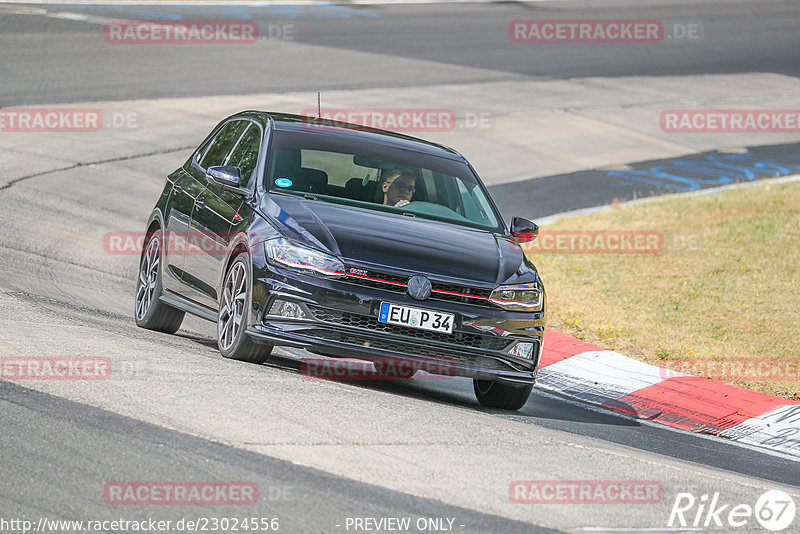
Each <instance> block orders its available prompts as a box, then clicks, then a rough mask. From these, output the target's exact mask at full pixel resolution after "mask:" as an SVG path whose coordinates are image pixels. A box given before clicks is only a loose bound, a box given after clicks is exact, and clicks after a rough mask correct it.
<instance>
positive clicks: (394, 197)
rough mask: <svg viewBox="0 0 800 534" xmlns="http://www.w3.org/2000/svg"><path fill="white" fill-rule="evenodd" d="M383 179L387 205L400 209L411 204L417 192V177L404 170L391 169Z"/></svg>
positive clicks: (384, 198)
mask: <svg viewBox="0 0 800 534" xmlns="http://www.w3.org/2000/svg"><path fill="white" fill-rule="evenodd" d="M382 178H383V183H382V184H381V190H382V191H383V203H384V204H385V205H387V206H395V207H397V208H399V207H401V206H405V205H406V204H408V203H409V202H411V197H412V196H413V195H414V191H416V187H415V186H416V183H417V177H416V176H414V175H413V174H411V173H410V172H409V171H407V170H404V169H391V170H389V171H386V172H385V173H384V174H383V176H382Z"/></svg>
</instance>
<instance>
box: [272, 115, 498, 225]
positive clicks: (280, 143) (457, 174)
mask: <svg viewBox="0 0 800 534" xmlns="http://www.w3.org/2000/svg"><path fill="white" fill-rule="evenodd" d="M275 133H276V134H277V135H274V136H273V140H272V146H271V149H270V159H269V165H268V168H267V175H266V177H265V178H266V180H265V186H266V187H267V189H269V190H270V191H272V192H278V193H288V194H299V195H313V196H314V197H315V198H316V199H318V200H321V201H327V202H337V203H345V204H353V205H358V206H360V207H364V208H368V209H374V210H382V211H390V212H401V213H406V214H412V215H414V216H418V217H423V218H429V219H436V220H441V221H446V222H450V223H455V224H461V225H465V226H471V227H478V228H485V229H490V230H495V231H496V230H500V223H499V221H500V219H499V217H498V215H497V213H496V211H495V209H494V208H493V207H492V204H491V203H490V201H489V199H488V196H487V194H486V192H485V190H484V188H483V186H482V185H481V184H480V183H479V181H478V178H477V177H476V176H475V175H474V173H473V172H472V171H471V169H470V168H469V166H467V165H466V164H464V163H463V162H460V161H455V160H451V159H449V158H442V157H438V156H433V155H428V154H423V153H420V152H413V151H410V150H404V149H400V148H396V147H390V146H386V145H382V144H377V143H376V144H372V143H365V142H363V141H361V140H355V141H354V140H353V139H348V138H343V137H341V136H336V135H324V134H310V133H298V132H282V131H278V132H275Z"/></svg>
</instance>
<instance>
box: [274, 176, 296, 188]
mask: <svg viewBox="0 0 800 534" xmlns="http://www.w3.org/2000/svg"><path fill="white" fill-rule="evenodd" d="M275 185H277V186H278V187H292V181H291V180H290V179H288V178H278V179H277V180H275Z"/></svg>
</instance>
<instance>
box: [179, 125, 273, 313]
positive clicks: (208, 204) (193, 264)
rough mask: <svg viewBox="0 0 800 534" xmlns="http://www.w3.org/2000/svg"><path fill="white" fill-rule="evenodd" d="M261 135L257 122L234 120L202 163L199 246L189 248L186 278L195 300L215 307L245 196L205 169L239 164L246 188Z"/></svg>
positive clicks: (195, 224) (196, 221)
mask: <svg viewBox="0 0 800 534" xmlns="http://www.w3.org/2000/svg"><path fill="white" fill-rule="evenodd" d="M262 136H263V134H262V131H261V128H260V126H259V125H257V124H256V123H254V122H251V121H247V120H239V121H234V123H231V124H230V126H229V127H228V126H226V129H224V130H223V131H222V132H221V133H220V141H221V142H220V145H219V151H218V152H216V153H211V151H210V152H209V156H208V157H206V158H204V160H203V162H201V167H202V168H203V171H202V172H203V178H202V180H203V183H204V187H203V190H202V192H201V193H200V195H199V196H198V198H197V199H196V200H195V204H194V209H193V210H192V219H191V223H190V224H191V229H190V231H191V234H192V235H193V236H194V238H195V239H194V241H195V242H196V244H197V246H194V245H193V246H191V247H189V249H187V254H186V259H185V261H184V278H183V280H184V282H185V283H186V284H187V285H188V286H189V287H190V288H191V289H192V291H193V296H192V297H191V298H192V299H193V300H196V301H197V302H198V303H200V304H202V305H204V306H207V307H210V308H213V309H216V303H217V284H218V283H219V280H220V278H221V274H222V268H223V265H224V260H225V255H226V252H227V249H228V245H229V244H230V241H231V239H232V237H233V229H234V226H235V225H237V224H239V223H240V222H241V221H242V220H243V219H242V217H241V215H239V209H240V207H241V205H242V203H243V202H244V198H243V197H242V195H240V194H237V193H234V192H231V191H227V190H225V189H223V188H222V186H220V185H217V184H216V183H215V182H214V181H213V180H210V179H209V178H208V177H207V176H206V175H205V170H207V169H208V168H209V167H212V166H217V165H231V166H237V167H239V170H240V172H241V173H242V186H243V187H247V185H249V183H250V180H251V176H252V174H253V172H254V171H255V167H256V164H257V161H258V152H259V147H260V145H261V139H262ZM212 150H215V149H212ZM223 152H224V153H223ZM190 251H191V252H190Z"/></svg>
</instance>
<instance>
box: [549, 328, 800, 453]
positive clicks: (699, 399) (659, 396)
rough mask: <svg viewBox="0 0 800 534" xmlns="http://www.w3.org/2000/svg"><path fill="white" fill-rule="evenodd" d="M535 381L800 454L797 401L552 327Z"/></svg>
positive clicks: (634, 411) (652, 416) (571, 394)
mask: <svg viewBox="0 0 800 534" xmlns="http://www.w3.org/2000/svg"><path fill="white" fill-rule="evenodd" d="M537 386H539V387H542V388H543V389H546V390H549V391H552V392H555V393H559V394H561V395H565V396H567V397H572V398H575V399H578V400H580V401H582V402H588V403H591V404H595V405H599V406H602V407H604V408H609V409H612V410H615V411H618V412H621V413H625V414H629V415H632V416H634V417H637V418H641V419H649V420H651V421H656V422H659V423H663V424H665V425H669V426H671V427H675V428H680V429H684V430H690V431H693V432H699V433H703V434H712V435H716V436H721V437H725V438H729V439H732V440H736V441H739V442H741V443H747V444H749V445H754V446H757V447H764V448H768V449H772V450H775V451H780V452H783V453H787V454H792V455H798V456H800V402H797V401H793V400H789V399H784V398H781V397H775V396H773V395H767V394H765V393H760V392H758V391H751V390H749V389H744V388H741V387H737V386H733V385H730V384H725V383H722V382H716V381H714V380H710V379H708V378H701V377H697V376H691V375H685V374H681V373H675V372H673V371H666V370H665V369H663V368H660V367H656V366H654V365H649V364H646V363H643V362H640V361H637V360H634V359H631V358H628V357H627V356H623V355H622V354H619V353H617V352H614V351H611V350H606V349H604V348H602V347H598V346H597V345H593V344H591V343H587V342H585V341H581V340H580V339H576V338H574V337H572V336H568V335H566V334H562V333H561V332H557V331H555V330H553V329H547V333H546V334H545V343H544V351H543V352H542V359H541V362H540V366H539V374H538V378H537Z"/></svg>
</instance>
